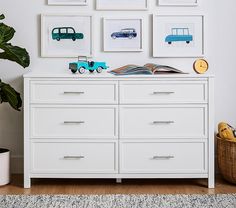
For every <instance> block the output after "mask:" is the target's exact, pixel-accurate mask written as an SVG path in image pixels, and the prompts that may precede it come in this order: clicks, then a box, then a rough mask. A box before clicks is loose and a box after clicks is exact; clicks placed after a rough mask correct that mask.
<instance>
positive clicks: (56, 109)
mask: <svg viewBox="0 0 236 208" xmlns="http://www.w3.org/2000/svg"><path fill="white" fill-rule="evenodd" d="M117 113H118V112H117V107H116V106H79V107H78V106H73V105H72V106H40V105H37V106H33V107H31V123H30V125H31V138H82V139H83V138H91V139H92V138H102V139H108V138H109V139H111V138H117V123H118V122H117V117H118V116H117Z"/></svg>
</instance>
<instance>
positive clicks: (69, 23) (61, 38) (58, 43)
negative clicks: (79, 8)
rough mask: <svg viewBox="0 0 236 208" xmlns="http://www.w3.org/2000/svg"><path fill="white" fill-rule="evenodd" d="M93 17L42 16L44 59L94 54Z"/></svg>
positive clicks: (71, 15) (79, 15)
mask: <svg viewBox="0 0 236 208" xmlns="http://www.w3.org/2000/svg"><path fill="white" fill-rule="evenodd" d="M92 24H93V17H92V15H87V14H74V13H70V14H42V15H41V55H42V57H78V56H88V57H91V56H92V54H93V42H92V36H93V31H92Z"/></svg>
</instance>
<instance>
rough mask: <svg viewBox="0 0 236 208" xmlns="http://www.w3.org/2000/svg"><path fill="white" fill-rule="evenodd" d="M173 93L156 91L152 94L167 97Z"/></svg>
mask: <svg viewBox="0 0 236 208" xmlns="http://www.w3.org/2000/svg"><path fill="white" fill-rule="evenodd" d="M174 93H175V92H164V91H160V92H158V91H156V92H153V94H154V95H163V94H164V95H165V94H166V95H169V94H174Z"/></svg>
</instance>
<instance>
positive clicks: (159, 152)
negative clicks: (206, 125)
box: [120, 141, 207, 173]
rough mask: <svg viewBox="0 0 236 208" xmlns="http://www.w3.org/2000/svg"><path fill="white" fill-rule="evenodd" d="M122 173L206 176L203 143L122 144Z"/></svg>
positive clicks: (205, 155) (205, 149) (205, 150)
mask: <svg viewBox="0 0 236 208" xmlns="http://www.w3.org/2000/svg"><path fill="white" fill-rule="evenodd" d="M120 148H121V150H120V151H121V154H120V167H121V170H120V171H121V173H206V172H207V160H206V159H207V158H206V157H207V147H206V143H205V142H204V141H198V142H197V141H194V142H193V143H187V142H184V141H178V142H174V141H172V142H146V143H145V142H122V143H121V145H120Z"/></svg>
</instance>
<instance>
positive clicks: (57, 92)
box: [30, 81, 118, 104]
mask: <svg viewBox="0 0 236 208" xmlns="http://www.w3.org/2000/svg"><path fill="white" fill-rule="evenodd" d="M30 99H31V100H30V101H31V103H50V104H51V103H52V104H60V103H61V104H115V103H117V102H118V101H117V82H112V81H102V82H101V81H91V82H86V81H33V82H31V92H30Z"/></svg>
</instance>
